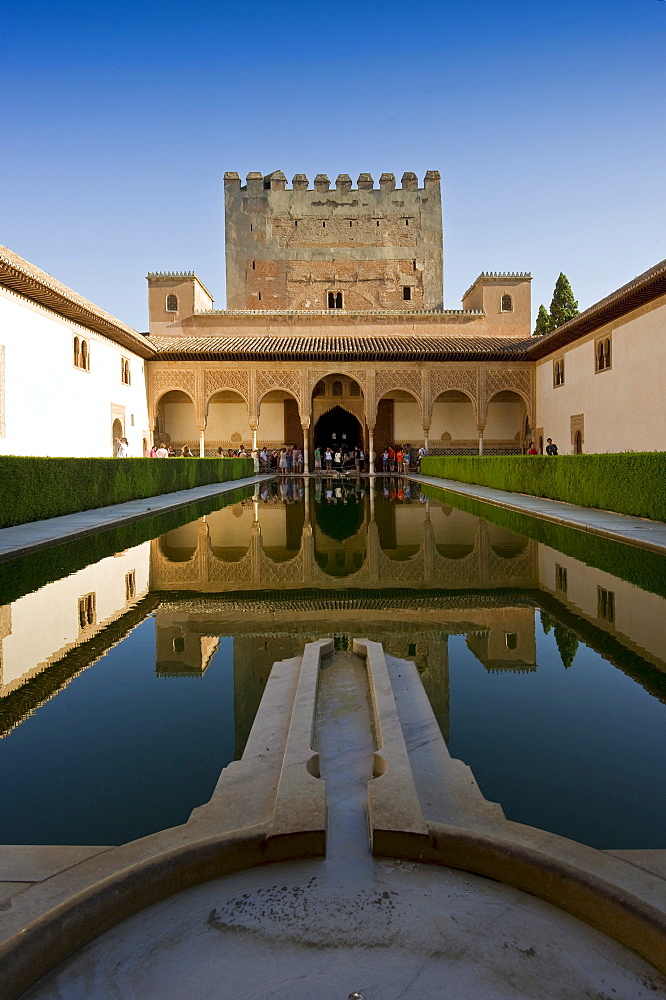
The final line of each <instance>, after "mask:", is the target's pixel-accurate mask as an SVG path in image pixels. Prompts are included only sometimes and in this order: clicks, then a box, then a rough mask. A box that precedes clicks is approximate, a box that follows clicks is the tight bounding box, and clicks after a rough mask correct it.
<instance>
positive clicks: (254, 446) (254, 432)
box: [250, 424, 257, 451]
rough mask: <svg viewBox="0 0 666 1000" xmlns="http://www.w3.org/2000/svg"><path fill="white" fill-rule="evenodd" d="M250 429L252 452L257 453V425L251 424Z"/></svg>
mask: <svg viewBox="0 0 666 1000" xmlns="http://www.w3.org/2000/svg"><path fill="white" fill-rule="evenodd" d="M250 427H251V428H252V451H256V450H257V425H256V424H250Z"/></svg>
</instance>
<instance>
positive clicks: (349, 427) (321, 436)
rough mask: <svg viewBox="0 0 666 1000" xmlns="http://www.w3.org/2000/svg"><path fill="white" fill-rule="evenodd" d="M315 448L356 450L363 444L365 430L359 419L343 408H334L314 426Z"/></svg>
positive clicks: (324, 414)
mask: <svg viewBox="0 0 666 1000" xmlns="http://www.w3.org/2000/svg"><path fill="white" fill-rule="evenodd" d="M313 438H314V446H315V448H317V447H319V448H321V449H322V450H323V449H324V448H327V447H340V446H342V447H347V448H356V447H357V446H359V445H362V444H363V428H362V427H361V422H360V420H359V419H358V417H355V416H354V414H353V413H350V412H349V410H345V409H344V407H342V406H334V407H333V408H332V409H330V410H327V411H326V413H323V414H322V416H321V417H320V418H319V420H318V421H317V423H316V424H315V426H314V432H313Z"/></svg>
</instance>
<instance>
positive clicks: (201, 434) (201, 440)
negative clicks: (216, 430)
mask: <svg viewBox="0 0 666 1000" xmlns="http://www.w3.org/2000/svg"><path fill="white" fill-rule="evenodd" d="M205 430H206V425H205V424H204V426H203V427H200V428H199V456H200V458H203V457H204V455H205V454H206V444H205V441H204V432H205Z"/></svg>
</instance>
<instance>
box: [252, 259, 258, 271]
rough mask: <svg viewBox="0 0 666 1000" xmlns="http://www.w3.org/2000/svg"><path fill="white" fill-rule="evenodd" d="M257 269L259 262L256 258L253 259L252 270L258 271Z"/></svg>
mask: <svg viewBox="0 0 666 1000" xmlns="http://www.w3.org/2000/svg"><path fill="white" fill-rule="evenodd" d="M256 269H257V262H256V261H255V260H253V261H252V270H253V271H256Z"/></svg>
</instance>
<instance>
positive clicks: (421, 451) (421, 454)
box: [416, 444, 428, 472]
mask: <svg viewBox="0 0 666 1000" xmlns="http://www.w3.org/2000/svg"><path fill="white" fill-rule="evenodd" d="M427 454H428V449H427V448H426V446H425V445H424V444H422V445H421V447H420V448H419V455H418V458H417V460H416V470H417V472H420V471H421V459H422V458H425V457H426V455H427Z"/></svg>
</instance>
